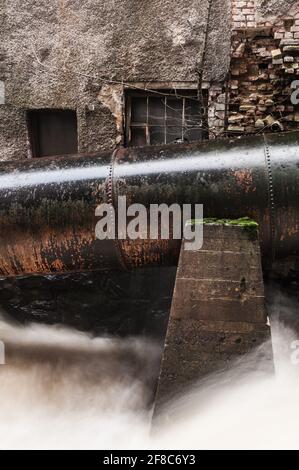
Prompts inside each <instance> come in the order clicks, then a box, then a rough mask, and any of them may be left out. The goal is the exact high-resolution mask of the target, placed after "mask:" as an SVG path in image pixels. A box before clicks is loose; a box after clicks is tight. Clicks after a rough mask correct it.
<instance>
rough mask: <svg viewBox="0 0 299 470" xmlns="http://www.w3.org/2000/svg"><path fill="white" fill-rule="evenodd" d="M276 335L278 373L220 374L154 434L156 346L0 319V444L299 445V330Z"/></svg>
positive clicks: (174, 409) (173, 407)
mask: <svg viewBox="0 0 299 470" xmlns="http://www.w3.org/2000/svg"><path fill="white" fill-rule="evenodd" d="M294 313H295V314H298V313H297V312H294ZM272 334H273V343H274V352H275V367H276V374H275V376H273V377H267V378H265V377H261V375H260V374H258V373H256V374H254V373H253V374H251V375H250V376H246V377H244V375H242V374H240V370H239V369H238V368H235V369H233V370H230V371H229V372H227V373H225V374H218V375H214V376H212V377H210V378H209V380H206V381H205V382H204V383H202V384H201V385H197V386H195V387H194V388H193V390H192V391H190V392H189V393H188V394H186V395H185V396H183V397H181V398H180V399H178V400H177V401H176V402H175V403H171V404H170V405H169V414H170V415H171V416H172V420H171V424H169V427H168V428H167V429H164V430H162V429H161V430H158V431H156V432H155V433H154V434H152V435H151V434H150V419H151V410H150V406H149V404H150V403H151V399H152V393H153V389H154V386H155V381H156V378H157V374H158V369H159V360H160V354H161V351H160V348H159V347H158V346H157V345H155V344H152V343H150V342H148V341H146V340H140V339H111V338H92V337H91V336H88V335H87V334H83V333H79V332H77V331H74V330H69V329H66V328H61V327H49V326H40V325H31V326H28V327H20V326H17V325H13V324H10V323H8V322H7V321H6V320H2V321H0V339H1V340H2V341H3V342H4V343H5V347H6V360H7V364H6V365H4V366H0V403H1V406H0V448H1V449H115V448H122V449H124V448H128V449H136V448H158V449H161V448H173V449H176V448H177V449H184V448H185V449H238V448H242V449H246V448H249V449H256V448H261V449H264V448H267V449H269V448H273V449H281V448H292V449H298V448H299V442H298V422H299V403H298V396H299V365H296V364H294V363H292V361H291V355H292V352H294V351H293V350H292V349H291V344H292V343H293V341H294V340H297V339H299V334H296V333H295V332H294V331H293V330H291V329H289V328H287V327H285V326H284V325H283V324H282V323H277V322H274V324H273V325H272ZM247 360H248V361H255V354H252V355H250V356H248V358H247Z"/></svg>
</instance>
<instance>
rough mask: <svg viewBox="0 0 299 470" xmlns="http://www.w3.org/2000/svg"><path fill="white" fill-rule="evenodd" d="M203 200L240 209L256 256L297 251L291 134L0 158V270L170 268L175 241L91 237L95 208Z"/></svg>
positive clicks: (297, 173)
mask: <svg viewBox="0 0 299 470" xmlns="http://www.w3.org/2000/svg"><path fill="white" fill-rule="evenodd" d="M117 196H126V197H127V202H128V204H131V203H140V204H144V205H145V206H146V207H147V208H149V206H150V204H161V203H166V204H169V205H171V204H173V203H179V204H180V205H182V204H203V205H204V216H205V217H217V218H224V217H225V218H239V217H244V216H249V217H251V218H252V219H254V220H256V221H257V222H258V223H259V225H260V239H261V248H262V254H263V258H264V260H266V261H268V262H269V263H270V262H271V261H273V259H278V260H279V259H286V258H289V257H291V258H292V257H293V258H296V257H298V255H299V133H298V132H293V133H288V134H271V135H267V136H263V135H259V136H251V137H246V138H242V139H237V140H234V141H231V140H226V139H225V140H218V141H210V142H208V141H206V142H201V143H192V144H177V145H167V146H161V147H142V148H130V149H119V150H117V151H115V152H114V153H113V156H112V158H111V153H110V152H105V153H99V154H93V155H87V156H67V157H55V158H44V159H33V160H26V161H14V162H8V163H2V164H1V165H0V234H1V241H0V275H1V276H18V275H25V274H26V275H27V274H28V275H29V274H49V273H63V272H71V271H90V270H117V269H133V268H135V267H137V266H145V265H153V264H156V265H157V264H158V265H159V264H166V265H175V264H176V263H177V260H178V256H179V250H180V242H179V241H178V240H135V241H133V240H104V241H101V240H97V239H96V237H95V226H96V223H97V220H98V219H97V218H96V216H95V208H96V207H97V206H98V205H99V204H101V203H103V202H106V203H107V202H110V203H115V201H116V198H117Z"/></svg>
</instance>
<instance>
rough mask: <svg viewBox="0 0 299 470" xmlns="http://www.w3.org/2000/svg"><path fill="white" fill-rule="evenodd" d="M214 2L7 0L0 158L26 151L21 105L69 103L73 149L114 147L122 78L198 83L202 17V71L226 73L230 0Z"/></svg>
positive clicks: (210, 75) (63, 105) (214, 75)
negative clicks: (74, 126) (74, 122)
mask: <svg viewBox="0 0 299 470" xmlns="http://www.w3.org/2000/svg"><path fill="white" fill-rule="evenodd" d="M211 1H212V11H211V12H210V13H211V14H210V15H209V0H186V1H184V2H183V4H182V2H177V1H176V0H163V1H162V0H110V1H109V2H107V1H105V0H97V1H94V0H84V1H83V2H82V1H79V0H52V1H51V2H49V1H46V0H40V1H39V2H36V1H35V0H28V1H26V2H24V1H21V0H6V6H5V13H6V17H5V27H4V30H5V33H3V36H4V38H3V40H4V47H5V50H6V103H7V106H5V107H2V108H1V110H0V111H1V117H0V119H1V122H2V125H1V128H0V139H1V140H0V144H1V159H10V158H24V157H26V156H27V153H28V145H27V136H26V125H25V124H26V123H25V121H24V111H23V110H25V109H28V108H69V109H76V110H77V113H78V122H79V151H83V152H85V151H95V150H99V149H103V148H112V147H114V146H115V143H116V141H117V137H118V140H119V134H120V126H121V125H122V123H120V122H119V117H118V122H117V119H116V118H115V116H114V115H113V109H114V108H115V101H116V102H119V101H121V98H122V88H123V87H122V83H123V82H124V83H131V82H146V83H148V82H150V81H155V82H164V83H168V82H170V81H173V82H178V83H179V82H186V81H187V82H194V83H196V81H197V79H198V74H197V71H198V68H199V67H200V66H201V61H202V54H203V48H204V44H205V37H206V32H207V22H208V18H209V20H210V25H209V26H210V27H209V31H208V32H209V39H208V55H207V70H209V73H206V74H205V76H206V78H207V79H215V80H218V79H219V78H223V77H224V76H225V75H226V73H227V70H228V65H229V48H230V40H229V31H230V0H225V2H223V1H222V2H221V1H220V0H211ZM224 38H225V40H224ZM223 48H224V49H223ZM106 81H107V82H108V85H109V86H110V89H109V90H108V91H109V92H110V94H111V95H112V94H114V95H115V99H114V103H112V110H111V106H110V104H111V103H108V104H107V100H105V99H104V100H103V101H99V99H98V97H100V100H101V96H102V95H101V87H102V86H103V85H106V86H107V84H106ZM110 82H111V83H110ZM120 87H121V88H120ZM106 92H107V90H106ZM117 93H118V95H117Z"/></svg>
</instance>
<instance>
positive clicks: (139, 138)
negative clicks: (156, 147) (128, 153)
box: [131, 127, 146, 147]
mask: <svg viewBox="0 0 299 470" xmlns="http://www.w3.org/2000/svg"><path fill="white" fill-rule="evenodd" d="M144 145H146V128H142V127H132V129H131V146H132V147H142V146H144Z"/></svg>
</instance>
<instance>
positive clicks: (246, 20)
mask: <svg viewBox="0 0 299 470" xmlns="http://www.w3.org/2000/svg"><path fill="white" fill-rule="evenodd" d="M232 20H233V27H234V28H235V29H236V28H246V27H247V28H252V27H255V26H256V13H255V0H250V1H240V0H232Z"/></svg>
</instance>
